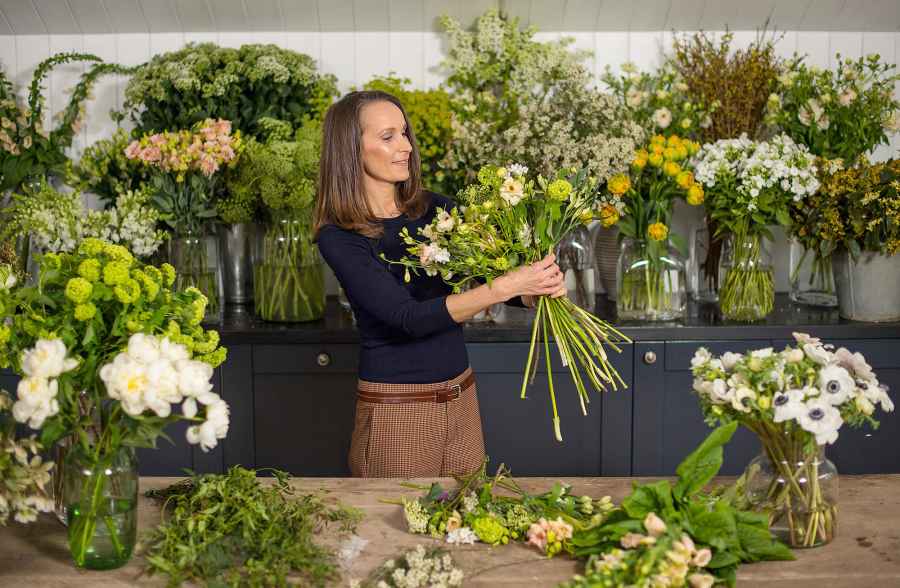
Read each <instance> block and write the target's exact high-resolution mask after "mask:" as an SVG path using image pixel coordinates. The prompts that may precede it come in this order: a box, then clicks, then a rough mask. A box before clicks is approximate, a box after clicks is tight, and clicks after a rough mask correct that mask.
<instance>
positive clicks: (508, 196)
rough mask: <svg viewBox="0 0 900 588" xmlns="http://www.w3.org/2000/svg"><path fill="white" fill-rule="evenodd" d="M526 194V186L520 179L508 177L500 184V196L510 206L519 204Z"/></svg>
mask: <svg viewBox="0 0 900 588" xmlns="http://www.w3.org/2000/svg"><path fill="white" fill-rule="evenodd" d="M524 195H525V188H524V186H523V185H522V182H520V181H519V180H516V179H513V178H508V179H506V180H504V181H503V184H502V185H501V186H500V197H501V198H503V200H504V201H506V202H507V203H509V205H510V206H515V205H516V204H518V203H519V202H520V201H521V200H522V198H523V196H524Z"/></svg>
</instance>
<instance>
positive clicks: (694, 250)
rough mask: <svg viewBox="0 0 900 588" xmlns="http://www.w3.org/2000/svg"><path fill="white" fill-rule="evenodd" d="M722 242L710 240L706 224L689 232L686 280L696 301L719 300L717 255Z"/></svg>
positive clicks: (719, 252) (720, 249)
mask: <svg viewBox="0 0 900 588" xmlns="http://www.w3.org/2000/svg"><path fill="white" fill-rule="evenodd" d="M721 251H722V243H721V241H719V240H716V239H713V240H710V234H709V227H708V226H707V225H706V224H703V225H702V226H699V227H696V228H695V229H694V230H693V231H692V232H691V240H690V260H689V262H688V266H689V269H688V281H689V283H690V288H689V290H690V292H691V295H692V296H693V297H694V299H695V300H697V301H698V302H717V301H718V300H719V256H720V254H721Z"/></svg>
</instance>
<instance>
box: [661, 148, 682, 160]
mask: <svg viewBox="0 0 900 588" xmlns="http://www.w3.org/2000/svg"><path fill="white" fill-rule="evenodd" d="M663 157H665V158H666V159H668V160H669V161H678V159H679V158H678V149H676V148H675V147H666V150H665V151H663Z"/></svg>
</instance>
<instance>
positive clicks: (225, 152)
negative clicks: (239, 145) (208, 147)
mask: <svg viewBox="0 0 900 588" xmlns="http://www.w3.org/2000/svg"><path fill="white" fill-rule="evenodd" d="M220 155H221V156H222V161H224V162H228V161H231V160H232V159H234V149H232V148H231V146H229V145H225V146H224V147H222V153H221V154H220Z"/></svg>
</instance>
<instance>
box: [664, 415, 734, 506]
mask: <svg viewBox="0 0 900 588" xmlns="http://www.w3.org/2000/svg"><path fill="white" fill-rule="evenodd" d="M736 429H737V422H736V421H733V422H731V423H728V424H727V425H722V426H721V427H719V428H717V429H716V430H715V431H713V432H712V433H710V434H709V436H708V437H707V438H706V439H704V440H703V443H701V444H700V446H699V447H697V449H695V450H694V451H693V452H692V453H691V454H690V455H688V456H687V457H686V458H685V460H684V461H682V462H681V464H679V466H678V468H677V469H676V470H675V472H676V473H677V474H678V482H676V484H675V488H674V491H673V493H674V495H675V499H676V500H679V501H682V500H685V499H686V498H689V497H690V496H692V495H693V494H695V493H697V492H699V491H700V490H701V489H703V487H704V486H706V485H707V484H708V483H709V481H710V480H712V479H713V477H715V475H716V474H718V473H719V469H721V467H722V447H723V446H724V445H725V444H726V443H728V442H729V441H730V440H731V437H732V436H733V435H734V432H735V430H736Z"/></svg>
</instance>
